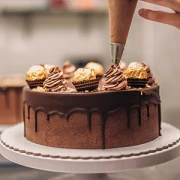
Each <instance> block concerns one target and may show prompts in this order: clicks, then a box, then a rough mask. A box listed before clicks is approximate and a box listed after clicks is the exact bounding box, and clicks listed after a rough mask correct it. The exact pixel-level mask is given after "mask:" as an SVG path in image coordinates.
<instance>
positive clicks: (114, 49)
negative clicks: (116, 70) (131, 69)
mask: <svg viewBox="0 0 180 180" xmlns="http://www.w3.org/2000/svg"><path fill="white" fill-rule="evenodd" d="M123 51H124V45H123V44H117V43H112V44H111V59H112V64H115V65H119V63H120V61H121V58H122V55H123Z"/></svg>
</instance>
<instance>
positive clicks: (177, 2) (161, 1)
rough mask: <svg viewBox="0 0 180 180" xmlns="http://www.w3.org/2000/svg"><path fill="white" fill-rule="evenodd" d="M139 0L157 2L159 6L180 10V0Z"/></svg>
mask: <svg viewBox="0 0 180 180" xmlns="http://www.w3.org/2000/svg"><path fill="white" fill-rule="evenodd" d="M141 1H144V2H148V3H152V4H157V5H160V6H165V7H168V8H171V9H172V10H174V11H176V12H180V0H141Z"/></svg>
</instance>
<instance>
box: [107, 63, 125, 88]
mask: <svg viewBox="0 0 180 180" xmlns="http://www.w3.org/2000/svg"><path fill="white" fill-rule="evenodd" d="M104 77H105V85H104V88H105V89H106V90H110V91H112V90H123V89H126V86H127V79H126V77H125V75H124V73H123V72H122V70H121V68H120V66H119V65H111V66H110V68H109V69H108V70H107V72H106V73H105V74H104Z"/></svg>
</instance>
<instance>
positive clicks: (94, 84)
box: [72, 68, 99, 91]
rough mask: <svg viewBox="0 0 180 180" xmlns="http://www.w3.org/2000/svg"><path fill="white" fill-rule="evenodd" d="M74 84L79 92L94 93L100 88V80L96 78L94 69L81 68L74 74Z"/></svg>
mask: <svg viewBox="0 0 180 180" xmlns="http://www.w3.org/2000/svg"><path fill="white" fill-rule="evenodd" d="M72 83H73V85H74V86H75V88H76V89H77V91H86V90H87V91H93V90H95V89H97V88H98V85H99V78H96V74H95V72H94V70H93V69H90V68H79V69H77V70H76V71H75V73H74V76H73V82H72Z"/></svg>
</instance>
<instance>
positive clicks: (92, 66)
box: [85, 62, 104, 76]
mask: <svg viewBox="0 0 180 180" xmlns="http://www.w3.org/2000/svg"><path fill="white" fill-rule="evenodd" d="M85 68H90V69H93V70H94V71H95V74H96V76H103V74H104V68H103V66H102V65H101V64H99V63H95V62H90V63H88V64H86V66H85Z"/></svg>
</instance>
